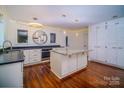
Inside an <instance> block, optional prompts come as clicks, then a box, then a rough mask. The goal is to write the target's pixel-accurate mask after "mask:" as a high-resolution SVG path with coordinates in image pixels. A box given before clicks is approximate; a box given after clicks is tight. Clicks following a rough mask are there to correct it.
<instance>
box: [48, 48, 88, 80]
mask: <svg viewBox="0 0 124 93" xmlns="http://www.w3.org/2000/svg"><path fill="white" fill-rule="evenodd" d="M50 66H51V71H52V72H53V73H54V74H55V75H56V76H57V77H58V78H59V79H62V78H64V77H67V76H69V75H71V74H73V73H75V72H77V71H79V70H81V69H84V68H86V67H87V51H83V50H66V49H56V50H52V51H51V54H50Z"/></svg>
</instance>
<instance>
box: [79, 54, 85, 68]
mask: <svg viewBox="0 0 124 93" xmlns="http://www.w3.org/2000/svg"><path fill="white" fill-rule="evenodd" d="M86 65H87V55H86V54H78V57H77V68H78V69H83V68H85V67H86Z"/></svg>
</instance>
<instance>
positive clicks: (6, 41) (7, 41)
mask: <svg viewBox="0 0 124 93" xmlns="http://www.w3.org/2000/svg"><path fill="white" fill-rule="evenodd" d="M6 43H9V44H10V50H11V51H12V42H11V41H9V40H5V41H4V42H3V52H5V44H6Z"/></svg>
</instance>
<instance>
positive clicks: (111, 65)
mask: <svg viewBox="0 0 124 93" xmlns="http://www.w3.org/2000/svg"><path fill="white" fill-rule="evenodd" d="M90 61H91V62H95V63H99V64H103V65H106V66H110V67H113V68H117V69H121V70H124V67H121V66H118V65H114V64H110V63H104V62H102V61H97V60H90Z"/></svg>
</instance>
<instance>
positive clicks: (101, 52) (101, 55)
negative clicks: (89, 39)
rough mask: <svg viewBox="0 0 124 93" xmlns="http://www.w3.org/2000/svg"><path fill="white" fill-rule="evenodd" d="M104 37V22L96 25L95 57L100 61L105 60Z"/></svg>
mask: <svg viewBox="0 0 124 93" xmlns="http://www.w3.org/2000/svg"><path fill="white" fill-rule="evenodd" d="M106 38H107V37H106V30H105V24H104V23H103V24H99V25H98V26H97V27H96V41H97V43H96V53H97V55H96V59H97V60H98V61H101V62H105V60H106V48H105V46H106Z"/></svg>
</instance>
